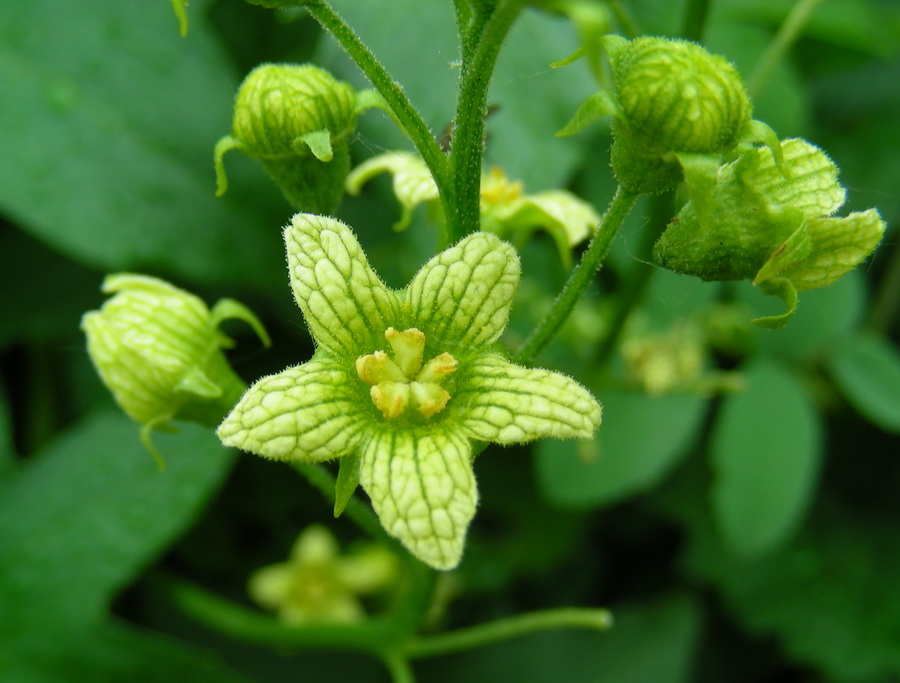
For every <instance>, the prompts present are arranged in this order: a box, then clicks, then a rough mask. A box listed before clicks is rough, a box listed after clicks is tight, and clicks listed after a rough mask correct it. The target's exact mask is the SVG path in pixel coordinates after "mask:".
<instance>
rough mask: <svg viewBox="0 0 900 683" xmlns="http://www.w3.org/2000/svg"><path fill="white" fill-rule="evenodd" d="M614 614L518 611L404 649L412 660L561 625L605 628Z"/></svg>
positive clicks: (576, 610)
mask: <svg viewBox="0 0 900 683" xmlns="http://www.w3.org/2000/svg"><path fill="white" fill-rule="evenodd" d="M612 622H613V619H612V615H611V614H610V613H609V612H608V611H607V610H604V609H587V608H574V607H573V608H566V609H552V610H544V611H540V612H530V613H525V614H519V615H516V616H513V617H509V618H506V619H498V620H496V621H492V622H490V623H487V624H479V625H478V626H471V627H469V628H462V629H459V630H457V631H450V632H449V633H441V634H437V635H433V636H425V637H421V638H418V639H416V640H413V641H412V642H410V643H409V644H408V645H407V646H406V649H405V652H406V654H407V655H408V656H409V657H410V658H413V659H417V658H422V657H435V656H438V655H444V654H448V653H450V652H459V651H460V650H468V649H471V648H475V647H481V646H484V645H488V644H490V643H496V642H499V641H503V640H509V639H511V638H518V637H519V636H524V635H528V634H529V633H535V632H537V631H547V630H550V629H559V628H590V629H596V630H598V631H605V630H607V629H608V628H610V626H612Z"/></svg>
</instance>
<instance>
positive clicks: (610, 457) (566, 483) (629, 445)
mask: <svg viewBox="0 0 900 683" xmlns="http://www.w3.org/2000/svg"><path fill="white" fill-rule="evenodd" d="M598 398H599V399H600V402H601V403H602V404H603V424H602V425H601V426H600V429H599V431H598V432H597V436H596V438H595V439H594V441H593V442H585V441H556V440H553V439H546V440H544V441H540V442H538V444H537V446H536V461H535V464H536V467H537V475H538V482H539V485H540V488H541V491H542V493H543V495H544V496H545V497H546V498H547V500H548V501H550V502H551V503H554V504H556V505H562V506H566V507H588V506H598V505H603V504H609V503H612V502H614V501H617V500H620V499H622V498H625V497H627V496H629V495H633V494H635V493H638V492H640V491H644V490H647V489H649V488H651V487H652V486H654V485H655V484H656V483H657V482H659V480H660V479H662V477H664V476H665V475H666V473H667V472H669V470H670V469H671V468H672V467H673V466H674V465H675V463H676V462H677V461H678V459H679V458H680V457H681V456H682V455H684V453H685V452H686V450H687V449H688V448H689V447H690V445H691V442H692V440H693V438H694V436H695V434H696V432H697V430H698V429H699V427H700V425H701V422H702V420H703V416H704V414H705V412H706V410H705V408H706V401H705V400H704V399H702V398H700V397H698V396H688V395H677V396H674V395H673V396H661V397H656V398H653V397H650V396H646V395H644V394H639V393H624V392H603V391H601V392H599V393H598Z"/></svg>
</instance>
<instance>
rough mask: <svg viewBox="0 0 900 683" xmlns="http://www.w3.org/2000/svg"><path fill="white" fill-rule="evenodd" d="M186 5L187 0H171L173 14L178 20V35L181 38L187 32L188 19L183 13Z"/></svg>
mask: <svg viewBox="0 0 900 683" xmlns="http://www.w3.org/2000/svg"><path fill="white" fill-rule="evenodd" d="M187 4H188V3H187V0H172V11H173V12H175V17H176V18H177V19H178V35H180V36H181V37H182V38H184V37H185V36H186V35H187V32H188V17H187V12H186V11H185V7H187Z"/></svg>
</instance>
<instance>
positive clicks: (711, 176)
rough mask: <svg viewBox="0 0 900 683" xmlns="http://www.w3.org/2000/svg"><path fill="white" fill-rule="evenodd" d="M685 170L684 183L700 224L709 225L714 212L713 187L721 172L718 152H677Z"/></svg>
mask: <svg viewBox="0 0 900 683" xmlns="http://www.w3.org/2000/svg"><path fill="white" fill-rule="evenodd" d="M675 158H676V159H678V163H679V164H681V170H682V171H683V172H684V184H685V185H686V186H687V192H688V196H689V197H690V199H691V204H692V205H693V207H694V213H695V214H696V215H697V219H698V220H699V221H700V225H708V224H709V221H710V218H711V215H712V212H713V188H714V187H715V184H716V176H717V175H718V173H719V165H720V164H721V158H720V156H719V155H718V154H687V153H685V152H679V153H676V154H675Z"/></svg>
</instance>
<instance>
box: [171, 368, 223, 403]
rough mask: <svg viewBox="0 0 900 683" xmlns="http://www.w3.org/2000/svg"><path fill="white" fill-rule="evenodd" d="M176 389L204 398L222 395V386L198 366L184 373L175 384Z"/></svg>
mask: <svg viewBox="0 0 900 683" xmlns="http://www.w3.org/2000/svg"><path fill="white" fill-rule="evenodd" d="M174 391H176V392H183V393H186V394H194V395H195V396H201V397H203V398H219V396H221V395H222V387H220V386H219V385H218V384H216V383H215V382H213V381H212V380H211V379H210V378H209V377H208V376H207V375H206V373H205V372H203V370H201V369H200V368H198V367H193V368H191V369H190V370H188V371H187V372H186V373H184V375H183V376H182V378H181V379H180V380H178V383H177V384H176V385H175V387H174Z"/></svg>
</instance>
